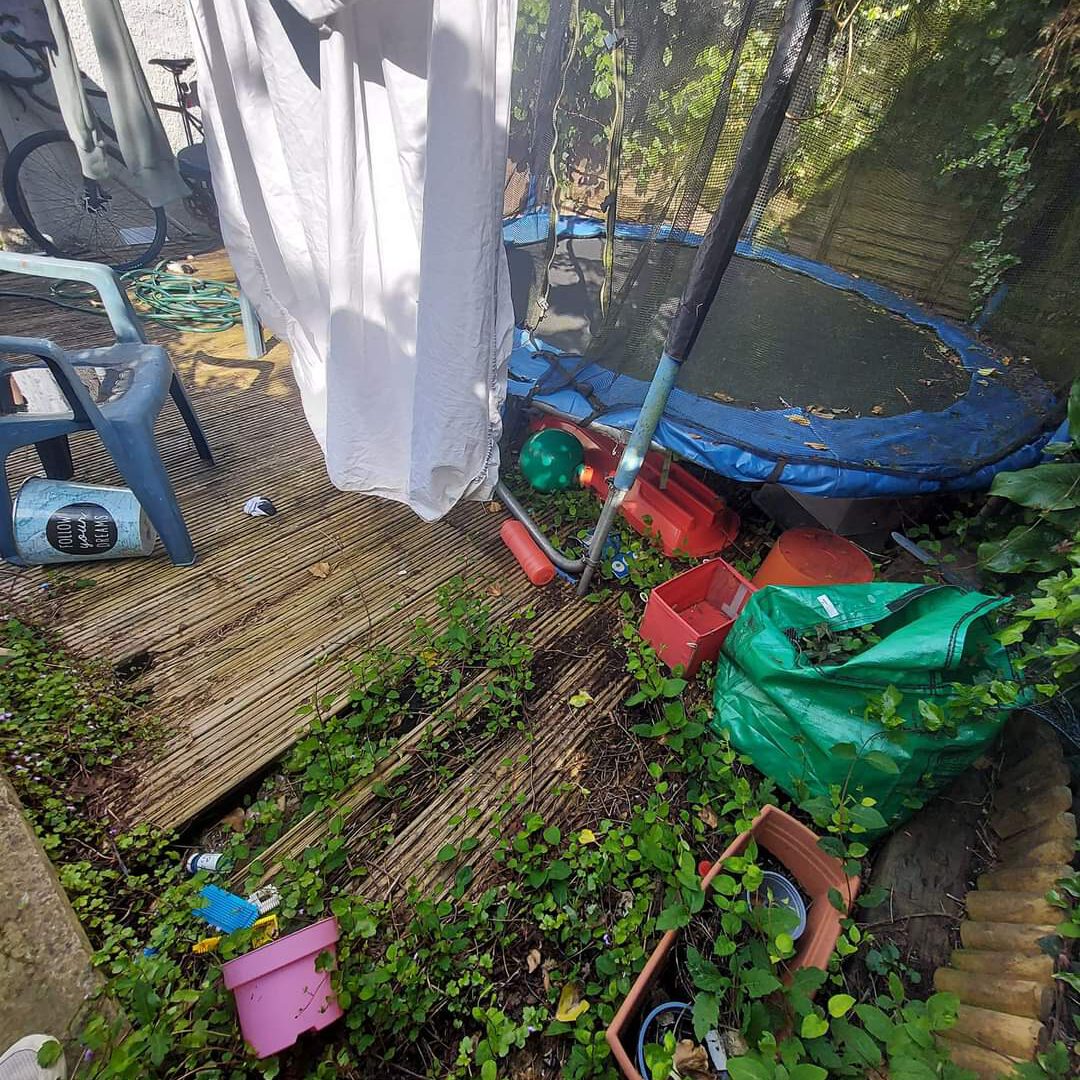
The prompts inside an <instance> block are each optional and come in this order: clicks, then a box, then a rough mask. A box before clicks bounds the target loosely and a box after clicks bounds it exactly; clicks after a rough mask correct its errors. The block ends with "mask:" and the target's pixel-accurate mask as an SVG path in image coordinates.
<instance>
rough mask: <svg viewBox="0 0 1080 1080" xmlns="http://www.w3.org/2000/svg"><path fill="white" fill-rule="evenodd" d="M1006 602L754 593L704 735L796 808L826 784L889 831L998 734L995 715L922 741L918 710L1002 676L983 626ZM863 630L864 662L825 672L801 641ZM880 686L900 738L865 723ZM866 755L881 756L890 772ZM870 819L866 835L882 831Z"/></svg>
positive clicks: (1001, 662)
mask: <svg viewBox="0 0 1080 1080" xmlns="http://www.w3.org/2000/svg"><path fill="white" fill-rule="evenodd" d="M1008 602H1009V597H996V596H984V595H982V594H980V593H974V592H966V591H964V590H963V589H959V588H956V587H954V586H950V585H931V586H925V585H905V584H898V583H893V582H875V583H871V584H869V585H832V586H813V587H809V588H788V587H785V586H769V587H768V588H764V589H761V590H760V591H759V592H756V593H754V594H753V595H752V596H751V597H750V599H749V601H748V602H747V604H746V606H745V607H744V608H743V611H742V614H741V615H740V616H739V618H738V619H737V620H736V622H735V625H734V626H733V627H732V629H731V632H730V633H729V634H728V636H727V640H726V641H725V642H724V648H723V653H722V655H721V657H720V659H719V661H718V663H717V672H716V682H715V689H714V702H715V705H716V711H715V715H714V719H713V725H714V727H715V728H716V729H717V730H718V731H727V732H728V733H729V734H730V738H731V741H732V744H733V745H734V746H735V747H736V749H738V750H739V752H740V753H744V754H748V755H749V756H750V757H751V758H753V761H754V764H755V765H756V766H757V768H758V769H760V770H761V772H763V773H764V774H765V775H766V776H768V777H771V778H772V779H773V780H774V781H775V782H776V783H777V784H778V785H779V786H780V787H781V788H783V789H784V790H785V791H787V792H788V793H789V794H790V795H792V796H793V797H795V798H796V799H797V800H798V801H803V800H804V799H805V798H806V797H808V796H809V797H814V796H822V795H824V796H828V794H829V787H830V785H833V784H838V785H841V786H842V785H844V784H845V782H846V783H847V784H848V791H850V792H852V793H853V794H859V793H860V789H861V795H862V796H871V797H872V798H874V799H876V800H877V804H876V807H875V809H876V810H877V811H878V812H880V814H881V815H882V816H883V817H884V819H885V822H886V825H888V826H889V827H891V826H893V825H895V824H896V823H897V822H899V821H901V820H903V819H904V818H905V817H907V816H908V815H909V814H910V813H911V812H912V811H913V810H914V809H916V808H917V807H918V806H920V805H921V804H922V803H923V802H925V801H926V800H927V799H928V798H929V797H930V796H931V795H932V794H933V793H934V792H935V791H936V790H938V789H939V788H941V787H943V786H944V785H946V784H947V783H948V782H949V781H950V780H952V778H953V777H955V776H957V775H958V774H959V773H961V772H963V770H964V769H965V768H967V767H968V766H969V765H970V764H971V763H972V762H973V761H974V760H975V759H976V758H977V757H978V756H979V755H980V754H981V753H982V751H983V750H984V749H985V748H986V747H987V745H988V744H989V743H990V742H992V741H993V739H994V738H995V737H996V735H997V734H998V732H999V730H1000V729H1001V725H1002V723H1003V722H1004V720H1005V716H1006V715H1007V712H1008V711H1009V710H1008V709H1006V708H995V709H994V710H992V711H988V712H985V713H983V715H981V716H970V717H963V718H961V719H960V721H959V722H958V723H956V724H955V725H952V726H949V727H947V728H945V729H940V730H936V731H934V730H930V729H929V727H928V726H927V721H926V720H925V719H924V717H923V716H922V715H921V713H920V709H919V702H920V701H925V702H928V703H930V705H937V706H940V707H943V706H944V705H945V703H946V702H947V701H948V700H949V699H950V698H953V697H954V696H955V694H956V691H955V689H954V685H953V684H956V683H962V684H966V685H971V684H973V683H977V682H987V681H990V680H993V679H1002V680H1008V679H1011V678H1012V668H1011V666H1010V664H1009V659H1008V655H1007V654H1006V651H1005V648H1004V646H1002V645H1001V644H1000V643H999V642H998V641H997V640H996V639H995V638H994V636H993V634H992V630H991V627H990V624H989V620H988V619H986V618H985V616H986V615H988V614H989V613H991V612H993V611H995V610H996V609H997V608H1000V607H1001V606H1002V605H1004V604H1006V603H1008ZM869 624H872V628H873V629H872V632H873V635H876V636H877V637H878V638H879V639H880V640H877V641H876V643H875V642H874V641H873V638H872V637H871V638H868V640H869V641H870V642H871V643H870V644H868V645H867V647H866V648H864V649H863V651H861V652H857V651H854V650H852V651H850V652H848V653H846V654H845V653H843V652H841V653H840V655H839V656H837V657H835V659H834V658H832V657H830V658H827V659H824V660H823V659H822V655H823V652H824V648H825V647H824V646H821V645H820V644H816V643H815V641H813V640H810V641H809V642H808V640H807V633H808V632H809V635H810V638H811V639H813V638H815V637H816V639H817V642H821V641H826V642H829V643H831V642H833V641H835V640H836V638H835V637H834V635H836V636H840V635H843V633H844V632H845V631H850V630H852V629H853V628H859V627H864V626H867V625H869ZM828 647H833V646H831V645H830V646H828ZM890 686H891V687H895V688H896V691H899V693H900V694H901V695H903V696H902V698H901V699H900V701H899V703H898V704H896V694H895V693H892V692H889V694H888V696H889V697H890V698H891V700H892V701H893V703H894V704H895V711H896V714H897V716H896V717H894V718H893V720H892V723H893V724H899V726H890V727H886V726H885V725H884V724H883V723H882V722H881V719H880V713H878V714H876V715H875V716H874V718H872V719H867V718H866V717H865V715H864V714H865V712H866V708H867V703H868V701H869V699H871V698H872V697H873V696H874V695H881V694H883V693H884V692H886V691H887V689H888V688H889V687H890ZM901 717H902V721H903V722H902V723H900V718H901ZM935 724H936V719H931V721H930V726H931V727H933V726H934V725H935ZM840 743H848V744H852V745H853V746H854V747H855V748H856V750H857V751H858V756H856V755H855V754H853V753H852V751H851V750H850V749H846V751H844V750H841V751H837V750H835V749H834V747H836V746H837V744H840ZM874 751H878V752H880V753H883V754H885V755H887V756H888V758H890V759H891V760H892V762H893V763H894V764H895V767H896V768H895V771H893V768H892V766H891V765H889V762H888V761H883V760H882V758H881V757H880V754H878V753H872V752H874ZM868 753H871V757H870V759H869V760H868V759H867V757H866V755H867V754H868ZM849 777H850V779H849ZM869 816H870V818H871V824H870V827H869V828H868V832H869V833H870V834H871V835H873V834H874V833H875V832H877V833H880V832H882V831H883V828H882V827H881V825H880V823H878V827H877V828H876V829H875V828H873V818H874V815H869Z"/></svg>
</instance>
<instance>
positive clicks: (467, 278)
mask: <svg viewBox="0 0 1080 1080" xmlns="http://www.w3.org/2000/svg"><path fill="white" fill-rule="evenodd" d="M515 6H516V3H515V0H355V2H354V0H292V3H291V5H290V4H289V3H287V2H286V0H189V11H190V15H191V24H192V38H193V41H194V46H195V53H196V60H197V63H198V68H199V94H200V100H201V103H202V106H203V110H204V116H205V119H206V128H207V149H208V153H209V158H210V166H211V171H212V173H213V177H214V190H215V193H216V196H217V201H218V206H219V209H220V214H221V223H222V232H223V235H224V238H225V242H226V246H227V247H228V250H229V254H230V256H231V258H232V261H233V265H234V267H235V269H236V274H237V278H238V279H239V282H240V284H241V286H242V287H243V289H244V291H245V292H246V293H247V295H248V296H249V297H250V298H251V300H252V302H253V303H254V305H255V307H256V308H257V310H258V311H259V314H260V316H261V317H262V319H263V321H264V322H265V323H266V324H267V325H268V326H269V327H271V328H272V329H273V330H274V331H275V332H276V333H277V334H278V335H279V336H281V337H283V338H284V339H285V340H287V341H288V343H289V345H290V346H291V348H292V352H293V367H294V371H295V374H296V378H297V382H298V384H299V386H300V390H301V395H302V398H303V402H304V409H305V412H306V415H307V418H308V421H309V423H310V425H311V427H312V430H313V431H314V432H315V435H316V437H317V438H318V439H319V441H320V443H321V444H322V447H323V451H324V453H325V456H326V464H327V470H328V472H329V475H330V479H331V480H332V481H333V483H334V484H335V485H336V486H338V487H339V488H343V489H345V490H355V491H364V492H371V493H373V494H376V495H381V496H385V497H387V498H391V499H397V500H399V501H402V502H406V503H408V504H409V505H410V506H411V507H412V508H413V509H414V510H415V511H416V512H417V513H418V514H420V515H421V516H422V517H424V518H426V519H429V520H432V519H434V518H437V517H439V516H441V515H442V514H444V513H446V512H447V511H448V510H449V509H450V508H451V507H452V506H453V505H454V504H455V503H456V502H457V501H458V500H459V499H462V498H466V497H486V496H488V495H489V494H490V491H491V488H492V487H493V486H494V483H495V480H496V479H497V471H498V438H499V434H500V430H501V428H500V415H499V414H500V408H501V406H502V402H503V398H504V395H505V390H506V361H507V358H508V356H509V352H510V346H511V341H512V334H513V309H512V305H511V300H510V279H509V272H508V268H507V265H506V256H505V252H504V250H503V245H502V232H501V225H502V221H501V218H502V195H503V185H504V180H505V167H506V132H507V124H508V119H509V101H510V73H511V66H512V53H513V35H514V20H515Z"/></svg>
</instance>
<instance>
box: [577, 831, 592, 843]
mask: <svg viewBox="0 0 1080 1080" xmlns="http://www.w3.org/2000/svg"><path fill="white" fill-rule="evenodd" d="M578 843H579V844H595V843H596V833H594V832H593V831H592V829H582V830H581V832H580V833H578Z"/></svg>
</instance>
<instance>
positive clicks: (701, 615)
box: [640, 559, 757, 676]
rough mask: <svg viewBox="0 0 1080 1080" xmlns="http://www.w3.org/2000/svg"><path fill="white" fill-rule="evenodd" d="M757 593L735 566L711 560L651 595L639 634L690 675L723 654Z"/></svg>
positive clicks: (660, 587)
mask: <svg viewBox="0 0 1080 1080" xmlns="http://www.w3.org/2000/svg"><path fill="white" fill-rule="evenodd" d="M756 591H757V590H756V589H755V588H754V586H753V585H752V584H751V583H750V582H749V581H747V580H746V578H744V577H743V576H742V574H740V573H739V571H738V570H736V569H735V567H733V566H730V565H729V564H728V563H726V562H724V560H723V559H711V560H710V561H709V562H706V563H702V564H701V565H700V566H695V567H694V568H693V570H687V571H686V573H684V574H679V576H678V577H673V578H672V579H671V580H670V581H665V582H664V583H663V585H657V586H656V588H654V589H653V590H652V592H650V593H649V599H648V602H647V603H646V605H645V616H644V618H643V619H642V620H641V628H640V633H641V636H642V637H643V638H644V639H645V640H646V641H647V642H648V643H649V644H650V645H651V646H652V647H653V648H654V649H655V650H656V654H657V656H659V657H660V659H661V660H663V662H664V663H665V664H667V665H668V667H675V666H676V665H678V664H682V666H683V667H684V668H685V669H686V674H687V676H691V675H693V674H694V673H695V672H696V671H697V669H698V668H699V667H700V666H701V665H702V663H703V662H704V661H706V660H715V659H716V658H717V656H719V655H720V646H721V645H723V644H724V638H726V637H727V635H728V631H729V630H730V629H731V627H732V624H733V623H734V622H735V620H736V619H737V618H738V617H739V612H740V611H742V609H743V605H744V604H745V603H746V601H747V600H748V599H749V597H750V594H751V593H753V592H756Z"/></svg>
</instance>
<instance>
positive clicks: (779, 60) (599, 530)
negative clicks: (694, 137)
mask: <svg viewBox="0 0 1080 1080" xmlns="http://www.w3.org/2000/svg"><path fill="white" fill-rule="evenodd" d="M823 6H824V5H823V3H822V0H788V3H787V7H786V9H785V11H784V21H783V23H782V24H781V27H780V32H779V34H778V35H777V39H776V48H775V49H774V50H773V54H772V57H771V59H770V60H769V66H768V69H767V70H766V72H765V79H764V82H763V83H762V90H761V95H760V97H759V98H758V100H757V103H756V104H755V106H754V111H753V113H752V114H751V116H750V121H749V123H748V124H747V125H746V131H745V132H744V133H743V137H742V142H741V143H740V144H739V152H738V155H737V156H736V158H735V164H734V166H733V168H732V170H731V177H730V178H729V180H728V185H727V189H726V190H725V192H724V197H723V199H722V200H721V202H720V205H719V206H718V207H717V208H716V212H715V213H714V214H713V216H712V220H711V221H710V222H709V227H708V229H707V230H706V232H705V236H704V238H703V240H702V242H701V246H700V247H699V248H698V252H697V256H696V257H695V259H694V264H693V266H692V267H691V270H690V277H689V278H688V280H687V282H686V287H685V288H684V289H683V294H682V298H681V300H680V301H679V308H678V310H677V311H676V313H675V317H674V319H673V320H672V322H671V327H670V329H669V330H668V336H667V342H666V343H665V345H664V351H663V353H662V354H661V356H660V360H659V362H658V363H657V365H656V371H655V373H654V374H653V378H652V382H651V383H650V384H649V389H648V392H647V393H646V395H645V401H644V402H643V403H642V406H641V411H640V412H639V413H638V418H637V421H636V422H635V424H634V430H633V432H632V433H631V435H630V441H629V442H628V443H627V444H626V449H625V450H623V454H622V457H621V458H620V460H619V467H618V469H617V470H616V472H615V479H614V480H613V481H612V485H611V489H610V491H609V492H608V496H607V500H606V501H605V502H604V508H603V510H601V511H600V518H599V520H598V521H597V523H596V528H595V529H594V530H593V535H592V539H591V540H590V542H589V549H588V551H587V552H586V555H585V567H584V569H583V570H582V573H581V577H580V578H579V579H578V585H577V594H578V596H584V595H585V594H586V593H587V592H588V591H589V585H590V583H591V582H592V578H593V575H594V573H595V572H596V568H597V567H598V566H599V564H600V558H601V556H602V554H603V551H604V544H605V543H606V542H607V537H608V533H609V532H610V531H611V526H612V523H613V522H614V520H615V515H616V514H617V513H618V512H619V507H620V506H621V505H622V503H623V500H624V499H625V498H626V496H627V494H628V493H629V491H630V489H631V488H632V487H633V486H634V481H635V480H636V479H637V475H638V471H639V470H640V469H641V464H642V462H643V461H644V460H645V455H646V454H647V453H648V450H649V446H650V444H651V443H652V438H653V435H654V434H655V432H656V427H657V425H658V424H659V423H660V418H661V417H662V416H663V414H664V409H665V408H666V407H667V403H668V398H669V397H670V396H671V391H672V389H673V388H674V386H675V382H676V380H677V379H678V375H679V369H680V368H681V366H682V364H683V361H685V360H686V358H687V357H688V356H689V355H690V350H691V349H692V348H693V345H694V342H695V341H696V340H697V336H698V334H699V332H700V331H701V327H702V324H703V323H704V322H705V316H706V315H707V314H708V311H709V307H710V305H711V304H712V301H713V298H714V297H715V296H716V290H717V289H718V288H719V287H720V279H721V278H722V277H723V275H724V271H725V270H726V269H727V268H728V265H729V264H730V262H731V257H732V256H733V255H734V254H735V245H736V244H737V243H738V240H739V233H740V232H741V231H742V227H743V225H744V223H745V222H746V219H747V217H748V216H749V214H750V211H751V210H752V209H753V206H754V199H755V198H756V196H757V192H758V189H759V188H760V186H761V182H762V179H763V177H764V175H765V172H766V170H767V169H768V166H769V157H770V155H771V153H772V148H773V144H774V143H775V142H776V137H777V135H779V133H780V126H781V125H782V124H783V122H784V115H785V113H786V111H787V107H788V105H789V104H790V102H791V95H792V93H793V91H794V89H795V83H796V81H797V80H798V77H799V74H800V73H801V72H802V69H803V65H804V64H805V62H806V57H807V54H808V53H809V51H810V43H811V41H812V40H813V37H814V33H815V31H816V30H817V27H818V23H819V21H820V19H821V13H822V10H823Z"/></svg>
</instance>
